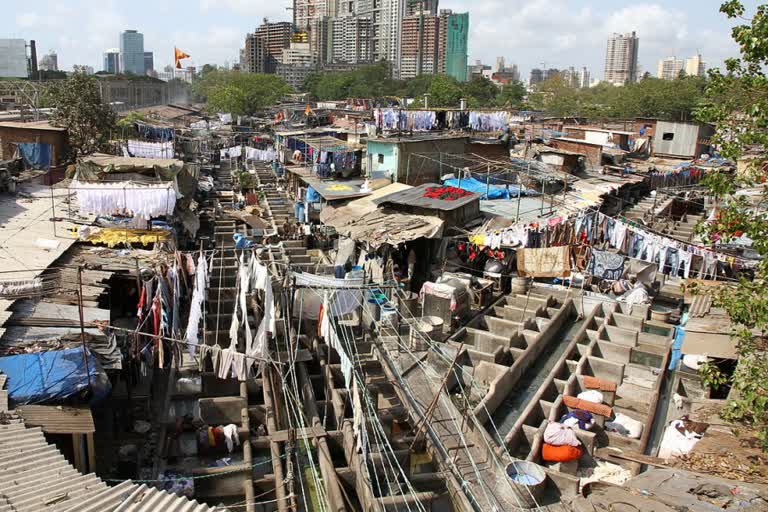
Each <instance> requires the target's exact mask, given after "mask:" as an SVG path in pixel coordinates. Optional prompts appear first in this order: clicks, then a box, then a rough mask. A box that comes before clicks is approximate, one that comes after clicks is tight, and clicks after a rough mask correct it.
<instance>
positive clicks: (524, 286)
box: [512, 277, 531, 295]
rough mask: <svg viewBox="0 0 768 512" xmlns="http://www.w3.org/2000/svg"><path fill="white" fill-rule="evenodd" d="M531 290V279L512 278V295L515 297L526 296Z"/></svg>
mask: <svg viewBox="0 0 768 512" xmlns="http://www.w3.org/2000/svg"><path fill="white" fill-rule="evenodd" d="M530 288H531V279H530V278H528V277H514V278H512V294H513V295H525V294H526V293H528V290H529V289H530Z"/></svg>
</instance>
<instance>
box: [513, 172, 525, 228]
mask: <svg viewBox="0 0 768 512" xmlns="http://www.w3.org/2000/svg"><path fill="white" fill-rule="evenodd" d="M522 196H523V180H521V179H520V173H517V215H516V216H515V223H518V222H520V201H521V200H522Z"/></svg>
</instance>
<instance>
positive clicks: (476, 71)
mask: <svg viewBox="0 0 768 512" xmlns="http://www.w3.org/2000/svg"><path fill="white" fill-rule="evenodd" d="M484 71H490V72H492V69H491V66H488V65H486V64H483V62H482V61H480V60H476V61H475V63H474V64H470V65H468V66H467V78H469V79H470V80H475V79H476V78H482V76H483V72H484Z"/></svg>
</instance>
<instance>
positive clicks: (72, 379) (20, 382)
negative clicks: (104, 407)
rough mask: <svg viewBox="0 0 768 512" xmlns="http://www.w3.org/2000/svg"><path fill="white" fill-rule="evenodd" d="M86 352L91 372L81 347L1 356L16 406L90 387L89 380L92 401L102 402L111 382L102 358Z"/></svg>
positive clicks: (0, 363)
mask: <svg viewBox="0 0 768 512" xmlns="http://www.w3.org/2000/svg"><path fill="white" fill-rule="evenodd" d="M87 353H88V359H87V360H88V363H87V364H88V371H86V369H85V365H86V361H85V358H83V348H82V347H78V348H70V349H66V350H53V351H50V352H37V353H34V354H22V355H17V356H7V357H0V372H2V373H4V374H6V375H7V376H8V382H7V385H6V387H7V388H8V396H9V398H10V399H11V400H12V401H13V402H14V403H15V404H16V405H24V404H29V403H40V402H53V401H58V400H63V399H65V398H68V397H71V396H73V395H76V394H78V393H80V392H81V391H83V390H87V389H88V387H89V383H90V389H91V403H95V402H98V401H100V400H101V399H103V398H104V397H106V396H107V394H109V392H110V390H111V385H110V383H109V379H108V378H107V375H106V374H105V373H104V370H103V369H102V367H101V364H100V363H99V361H98V360H97V359H96V357H95V356H94V355H93V354H92V353H91V351H90V350H88V351H87ZM89 376H90V378H89Z"/></svg>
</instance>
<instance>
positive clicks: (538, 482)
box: [507, 460, 547, 508]
mask: <svg viewBox="0 0 768 512" xmlns="http://www.w3.org/2000/svg"><path fill="white" fill-rule="evenodd" d="M507 476H508V477H509V480H510V482H511V484H512V490H513V492H514V493H515V494H516V495H517V499H518V500H519V501H520V505H521V506H522V507H523V508H538V506H539V502H540V501H541V497H542V495H543V494H544V488H545V487H546V484H547V474H546V473H545V472H544V468H542V467H541V466H539V465H538V464H534V463H533V462H528V461H525V460H518V461H515V462H511V463H510V464H509V465H508V466H507Z"/></svg>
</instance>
